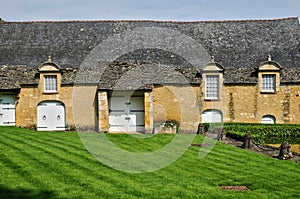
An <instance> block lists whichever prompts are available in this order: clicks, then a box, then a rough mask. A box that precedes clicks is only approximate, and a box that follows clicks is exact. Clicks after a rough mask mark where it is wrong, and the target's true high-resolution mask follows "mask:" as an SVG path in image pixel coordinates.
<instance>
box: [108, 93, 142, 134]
mask: <svg viewBox="0 0 300 199" xmlns="http://www.w3.org/2000/svg"><path fill="white" fill-rule="evenodd" d="M131 94H132V93H129V92H128V93H126V92H119V93H118V92H114V93H113V96H112V97H111V98H110V99H109V109H110V113H109V126H110V128H109V131H116V132H118V131H123V132H130V131H131V132H132V131H144V97H141V96H130V95H131Z"/></svg>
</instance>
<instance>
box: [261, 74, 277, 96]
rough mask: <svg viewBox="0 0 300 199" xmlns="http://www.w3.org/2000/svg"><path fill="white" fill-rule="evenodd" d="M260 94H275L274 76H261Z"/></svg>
mask: <svg viewBox="0 0 300 199" xmlns="http://www.w3.org/2000/svg"><path fill="white" fill-rule="evenodd" d="M261 88H262V92H275V91H276V75H275V74H263V75H262V86H261Z"/></svg>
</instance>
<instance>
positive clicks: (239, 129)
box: [204, 123, 300, 144]
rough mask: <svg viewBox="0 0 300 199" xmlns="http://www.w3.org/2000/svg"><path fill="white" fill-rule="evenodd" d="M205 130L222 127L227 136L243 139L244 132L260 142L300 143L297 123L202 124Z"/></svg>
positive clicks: (299, 126)
mask: <svg viewBox="0 0 300 199" xmlns="http://www.w3.org/2000/svg"><path fill="white" fill-rule="evenodd" d="M204 128H205V130H206V131H215V129H216V128H224V131H225V134H226V136H227V137H231V138H234V139H237V140H240V141H243V139H244V136H245V134H246V133H250V134H251V136H252V138H253V140H254V141H255V142H258V143H260V144H281V143H282V142H283V141H287V142H289V143H290V144H300V125H297V124H253V123H223V124H204Z"/></svg>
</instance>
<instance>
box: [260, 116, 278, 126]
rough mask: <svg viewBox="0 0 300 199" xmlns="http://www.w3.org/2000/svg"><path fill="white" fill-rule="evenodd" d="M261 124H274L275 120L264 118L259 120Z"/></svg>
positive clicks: (269, 117) (268, 117)
mask: <svg viewBox="0 0 300 199" xmlns="http://www.w3.org/2000/svg"><path fill="white" fill-rule="evenodd" d="M261 123H262V124H275V118H274V117H273V116H264V117H263V118H262V119H261Z"/></svg>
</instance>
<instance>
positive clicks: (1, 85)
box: [0, 65, 38, 89]
mask: <svg viewBox="0 0 300 199" xmlns="http://www.w3.org/2000/svg"><path fill="white" fill-rule="evenodd" d="M36 73H37V70H35V69H33V70H27V68H26V67H25V66H6V65H4V66H0V89H19V88H21V87H20V84H23V83H26V84H35V83H38V77H37V76H36Z"/></svg>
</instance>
